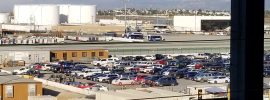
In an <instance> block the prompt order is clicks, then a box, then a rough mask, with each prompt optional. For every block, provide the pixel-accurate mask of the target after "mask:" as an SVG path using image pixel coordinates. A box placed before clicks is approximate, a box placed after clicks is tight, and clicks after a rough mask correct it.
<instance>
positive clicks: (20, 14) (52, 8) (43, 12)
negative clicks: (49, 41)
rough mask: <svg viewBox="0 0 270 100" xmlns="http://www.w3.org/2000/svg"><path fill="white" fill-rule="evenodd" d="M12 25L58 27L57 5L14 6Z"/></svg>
mask: <svg viewBox="0 0 270 100" xmlns="http://www.w3.org/2000/svg"><path fill="white" fill-rule="evenodd" d="M14 23H15V24H35V25H49V26H53V25H58V24H59V7H58V6H57V5H15V6H14Z"/></svg>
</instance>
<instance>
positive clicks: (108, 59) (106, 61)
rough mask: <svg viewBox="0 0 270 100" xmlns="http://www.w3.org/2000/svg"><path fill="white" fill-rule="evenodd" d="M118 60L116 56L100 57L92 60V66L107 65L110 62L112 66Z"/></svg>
mask: <svg viewBox="0 0 270 100" xmlns="http://www.w3.org/2000/svg"><path fill="white" fill-rule="evenodd" d="M118 60H119V59H118V58H107V59H101V60H97V61H93V65H94V66H109V63H111V64H112V66H113V63H115V62H116V61H118Z"/></svg>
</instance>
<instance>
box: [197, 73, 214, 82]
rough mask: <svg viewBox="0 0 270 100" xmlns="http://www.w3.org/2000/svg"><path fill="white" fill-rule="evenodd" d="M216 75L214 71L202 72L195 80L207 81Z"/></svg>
mask: <svg viewBox="0 0 270 100" xmlns="http://www.w3.org/2000/svg"><path fill="white" fill-rule="evenodd" d="M213 77H215V76H214V75H213V74H212V73H200V74H198V75H196V76H195V77H194V81H197V82H207V80H208V79H210V78H213Z"/></svg>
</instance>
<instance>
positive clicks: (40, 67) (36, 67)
mask: <svg viewBox="0 0 270 100" xmlns="http://www.w3.org/2000/svg"><path fill="white" fill-rule="evenodd" d="M34 69H35V70H41V69H42V66H41V65H35V66H34Z"/></svg>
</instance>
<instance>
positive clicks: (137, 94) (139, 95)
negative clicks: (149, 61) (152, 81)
mask: <svg viewBox="0 0 270 100" xmlns="http://www.w3.org/2000/svg"><path fill="white" fill-rule="evenodd" d="M104 94H107V95H114V96H118V97H121V98H125V99H132V100H140V99H155V98H172V97H173V98H174V97H179V96H181V95H184V94H181V93H177V92H171V91H166V90H161V89H156V88H137V89H136V90H133V89H128V90H117V91H115V92H114V91H110V92H104Z"/></svg>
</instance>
